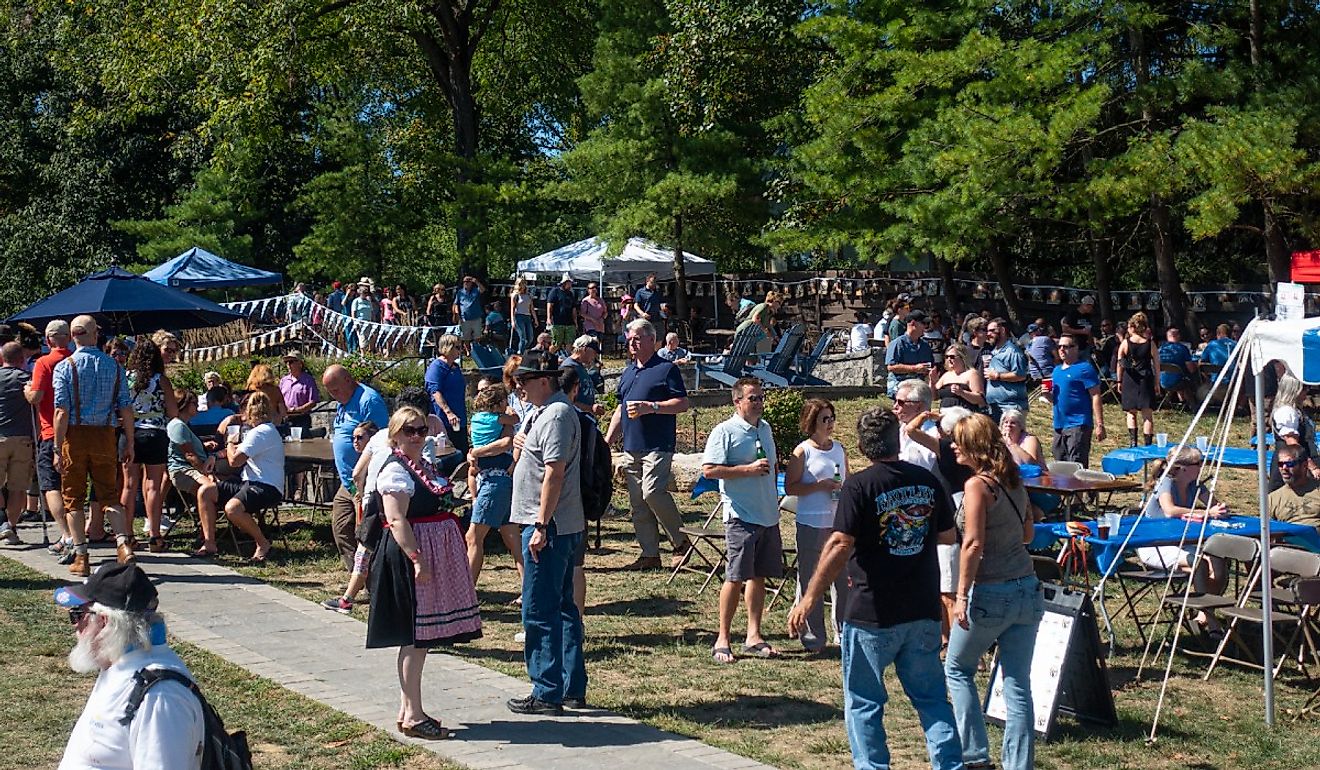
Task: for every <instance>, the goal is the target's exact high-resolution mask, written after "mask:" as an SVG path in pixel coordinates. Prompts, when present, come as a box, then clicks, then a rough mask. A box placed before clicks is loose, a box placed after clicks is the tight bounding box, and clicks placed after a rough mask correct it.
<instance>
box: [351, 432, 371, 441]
mask: <svg viewBox="0 0 1320 770" xmlns="http://www.w3.org/2000/svg"><path fill="white" fill-rule="evenodd" d="M369 438H371V437H370V436H368V435H367V434H365V433H354V434H353V440H354V441H366V440H367V439H369Z"/></svg>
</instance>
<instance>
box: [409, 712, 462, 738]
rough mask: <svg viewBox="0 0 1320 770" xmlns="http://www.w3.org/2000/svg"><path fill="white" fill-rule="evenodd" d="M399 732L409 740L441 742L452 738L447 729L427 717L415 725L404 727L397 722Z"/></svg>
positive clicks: (450, 731)
mask: <svg viewBox="0 0 1320 770" xmlns="http://www.w3.org/2000/svg"><path fill="white" fill-rule="evenodd" d="M398 724H399V732H401V733H403V734H404V735H406V736H408V737H410V738H424V739H426V740H430V741H443V740H446V739H448V738H452V737H453V735H454V733H453V731H452V730H450V729H449V728H448V727H445V726H444V725H442V724H440V723H439V722H437V721H435V720H434V719H432V718H431V717H427V718H426V719H423V720H422V721H420V722H418V723H417V724H415V725H408V726H404V724H403V723H402V722H399V723H398Z"/></svg>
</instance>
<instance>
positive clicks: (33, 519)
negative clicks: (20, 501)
mask: <svg viewBox="0 0 1320 770" xmlns="http://www.w3.org/2000/svg"><path fill="white" fill-rule="evenodd" d="M18 520H19V521H21V522H23V523H25V524H40V523H41V512H40V511H23V513H21V514H19V516H18ZM46 521H54V519H52V518H51V517H50V514H46Z"/></svg>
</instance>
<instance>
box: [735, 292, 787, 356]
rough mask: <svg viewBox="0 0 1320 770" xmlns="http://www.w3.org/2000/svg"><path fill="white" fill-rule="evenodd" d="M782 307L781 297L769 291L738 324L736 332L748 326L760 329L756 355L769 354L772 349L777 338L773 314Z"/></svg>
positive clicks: (782, 299)
mask: <svg viewBox="0 0 1320 770" xmlns="http://www.w3.org/2000/svg"><path fill="white" fill-rule="evenodd" d="M783 305H784V298H783V296H782V295H781V294H780V293H779V292H777V291H775V290H773V289H771V290H770V291H769V292H767V293H766V295H765V302H762V303H760V304H759V305H756V306H755V307H753V308H752V310H751V312H750V313H748V314H747V319H746V320H744V321H743V322H742V323H740V324H738V328H737V331H742V330H743V329H746V328H748V327H750V326H757V327H759V328H760V330H761V334H762V335H763V336H762V337H761V339H760V341H759V342H757V343H756V352H757V353H769V352H770V351H771V350H773V349H774V346H775V341H776V336H777V335H776V334H775V325H774V324H775V313H778V312H779V308H781V307H783Z"/></svg>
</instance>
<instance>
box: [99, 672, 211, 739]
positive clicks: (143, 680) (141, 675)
mask: <svg viewBox="0 0 1320 770" xmlns="http://www.w3.org/2000/svg"><path fill="white" fill-rule="evenodd" d="M157 682H178V683H179V684H181V685H183V686H184V687H187V688H188V690H189V691H190V692H192V694H193V695H196V696H197V699H198V700H200V701H201V702H202V706H203V711H205V705H206V699H205V698H203V697H202V691H201V690H200V689H198V687H197V683H196V682H194V681H193V680H192V679H190V678H188V676H187V675H186V674H183V673H180V672H178V671H175V670H173V669H169V668H144V669H141V670H139V671H138V672H137V673H135V674H133V691H132V692H131V693H129V695H128V705H127V706H125V707H124V715H123V716H122V717H120V718H119V724H121V725H124V726H127V725H128V724H129V723H131V722H132V721H133V717H135V716H137V712H138V709H140V708H142V699H143V698H145V697H146V696H147V690H150V689H151V688H152V686H154V685H155V684H156V683H157Z"/></svg>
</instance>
